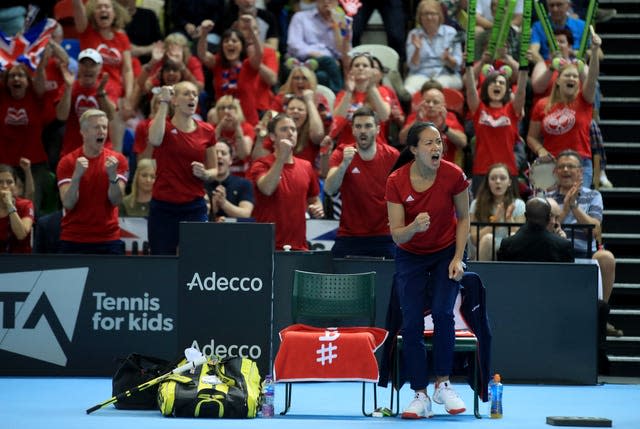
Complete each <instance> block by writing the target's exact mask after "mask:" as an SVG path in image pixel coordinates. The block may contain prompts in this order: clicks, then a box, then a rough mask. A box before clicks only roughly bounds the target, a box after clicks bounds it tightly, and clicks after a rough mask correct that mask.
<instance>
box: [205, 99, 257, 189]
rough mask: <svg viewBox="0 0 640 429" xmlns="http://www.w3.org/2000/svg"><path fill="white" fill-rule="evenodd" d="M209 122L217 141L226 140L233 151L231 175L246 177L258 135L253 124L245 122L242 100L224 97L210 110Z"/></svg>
mask: <svg viewBox="0 0 640 429" xmlns="http://www.w3.org/2000/svg"><path fill="white" fill-rule="evenodd" d="M207 122H209V123H210V124H212V125H213V126H214V127H215V135H216V141H221V140H224V141H226V142H228V143H229V145H230V146H231V148H232V149H233V150H232V153H233V154H234V156H233V160H232V161H233V162H232V164H231V167H230V171H231V174H233V175H236V176H241V177H244V175H245V173H246V171H247V170H248V169H249V163H250V157H249V155H251V149H252V148H253V140H254V139H255V136H256V135H255V132H254V130H253V127H252V126H251V124H250V123H248V122H247V121H246V120H245V117H244V114H243V113H242V107H240V100H238V99H237V98H233V96H231V95H223V96H222V97H220V98H219V99H218V101H217V102H216V105H215V107H213V108H212V109H211V110H209V113H208V114H207Z"/></svg>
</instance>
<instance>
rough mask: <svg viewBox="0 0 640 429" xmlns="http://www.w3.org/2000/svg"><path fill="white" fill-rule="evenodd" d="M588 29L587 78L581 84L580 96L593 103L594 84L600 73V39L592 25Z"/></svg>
mask: <svg viewBox="0 0 640 429" xmlns="http://www.w3.org/2000/svg"><path fill="white" fill-rule="evenodd" d="M589 30H590V31H591V58H590V61H589V71H588V72H587V78H586V79H585V81H584V84H583V85H582V96H583V97H584V99H585V100H586V101H587V102H589V103H593V102H594V101H595V98H596V84H597V81H598V75H599V74H600V56H599V55H598V51H599V50H600V46H601V45H602V39H601V38H600V36H598V35H597V34H596V32H595V31H594V30H593V27H591V26H590V27H589ZM585 31H586V29H585Z"/></svg>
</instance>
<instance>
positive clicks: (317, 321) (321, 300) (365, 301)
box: [280, 270, 378, 416]
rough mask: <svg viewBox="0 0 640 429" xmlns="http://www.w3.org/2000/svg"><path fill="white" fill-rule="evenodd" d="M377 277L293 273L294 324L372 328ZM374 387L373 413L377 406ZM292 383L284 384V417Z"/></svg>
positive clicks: (363, 274)
mask: <svg viewBox="0 0 640 429" xmlns="http://www.w3.org/2000/svg"><path fill="white" fill-rule="evenodd" d="M375 279H376V273H375V272H373V271H372V272H367V273H356V274H326V273H312V272H308V271H299V270H295V272H294V277H293V293H292V298H291V317H292V320H293V323H303V322H306V323H313V324H314V325H315V326H324V327H331V326H348V325H349V324H351V325H352V326H353V324H358V323H359V324H360V326H362V325H363V324H366V325H367V326H374V324H375V318H376V284H375ZM366 384H367V383H366V382H363V383H362V414H364V415H365V416H370V415H371V413H367V412H366V410H365V408H366ZM372 384H373V403H374V409H375V408H377V406H378V398H377V390H376V383H372ZM291 395H292V383H290V382H287V383H285V409H284V411H282V412H281V413H280V414H281V415H285V414H286V413H287V412H288V411H289V408H290V407H291Z"/></svg>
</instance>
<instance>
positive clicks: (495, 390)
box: [489, 374, 502, 419]
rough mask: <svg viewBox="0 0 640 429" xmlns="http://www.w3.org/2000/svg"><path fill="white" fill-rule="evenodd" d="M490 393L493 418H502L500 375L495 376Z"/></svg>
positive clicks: (490, 385) (490, 386)
mask: <svg viewBox="0 0 640 429" xmlns="http://www.w3.org/2000/svg"><path fill="white" fill-rule="evenodd" d="M489 392H490V397H491V418H492V419H501V418H502V383H501V382H500V374H495V375H494V376H493V380H492V382H491V383H490V384H489Z"/></svg>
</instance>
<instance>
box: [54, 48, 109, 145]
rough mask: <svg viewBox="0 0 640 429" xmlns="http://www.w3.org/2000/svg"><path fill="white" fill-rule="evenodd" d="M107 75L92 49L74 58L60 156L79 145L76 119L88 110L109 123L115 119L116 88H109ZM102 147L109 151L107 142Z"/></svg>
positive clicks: (78, 124)
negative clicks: (102, 114) (99, 113)
mask: <svg viewBox="0 0 640 429" xmlns="http://www.w3.org/2000/svg"><path fill="white" fill-rule="evenodd" d="M108 82H109V76H108V75H107V74H106V73H103V72H102V55H100V54H99V53H98V51H96V50H95V49H91V48H89V49H85V50H83V51H81V52H80V54H79V55H78V76H77V79H76V80H75V82H74V83H73V86H72V87H71V98H70V105H69V110H68V117H67V118H66V119H67V122H66V126H65V130H64V137H63V141H62V150H61V151H60V156H61V157H62V156H64V155H66V154H68V153H70V152H72V151H74V150H75V149H77V148H79V147H80V146H82V135H81V134H80V122H79V118H80V117H81V116H82V114H83V113H84V112H86V111H87V110H89V109H99V110H102V111H103V112H105V113H106V114H107V119H109V120H111V119H113V117H114V116H115V111H116V105H115V103H116V102H117V100H118V96H117V94H116V91H117V89H115V88H114V87H113V85H109V84H108ZM105 146H106V147H107V148H110V149H111V141H110V140H108V139H107V141H106V142H105Z"/></svg>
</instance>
